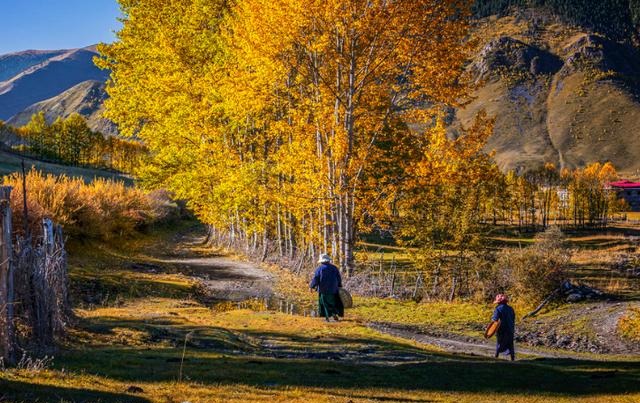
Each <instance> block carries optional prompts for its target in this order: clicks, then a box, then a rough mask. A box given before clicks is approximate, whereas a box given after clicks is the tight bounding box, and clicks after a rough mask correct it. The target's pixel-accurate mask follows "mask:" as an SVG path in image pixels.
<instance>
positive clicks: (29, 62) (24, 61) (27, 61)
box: [0, 50, 66, 82]
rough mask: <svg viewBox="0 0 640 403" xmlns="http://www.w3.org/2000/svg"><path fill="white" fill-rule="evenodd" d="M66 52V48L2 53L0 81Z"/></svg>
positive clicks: (0, 56)
mask: <svg viewBox="0 0 640 403" xmlns="http://www.w3.org/2000/svg"><path fill="white" fill-rule="evenodd" d="M65 52H66V51H65V50H25V51H23V52H17V53H9V54H6V55H0V82H2V81H6V80H9V79H11V78H13V77H14V76H16V75H18V74H20V73H21V72H23V71H24V70H27V69H29V68H30V67H33V66H35V65H38V64H40V63H43V62H45V61H46V60H47V59H50V58H52V57H56V56H60V55H62V54H64V53H65Z"/></svg>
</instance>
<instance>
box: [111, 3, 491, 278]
mask: <svg viewBox="0 0 640 403" xmlns="http://www.w3.org/2000/svg"><path fill="white" fill-rule="evenodd" d="M466 3H467V2H465V1H457V0H448V1H441V0H437V1H436V0H396V1H382V0H379V1H364V0H362V1H361V0H352V1H341V0H325V1H319V0H244V1H238V2H237V3H235V4H233V5H229V4H228V3H227V2H223V1H219V2H216V1H204V0H178V1H175V0H174V1H169V0H140V1H136V2H131V1H126V0H121V4H122V6H123V10H124V12H125V16H126V19H125V22H124V27H123V29H122V31H121V32H120V33H119V34H118V38H119V40H118V42H116V43H114V44H113V45H109V46H102V47H101V48H100V52H101V54H102V58H101V60H100V61H99V63H100V64H101V65H102V66H104V67H109V68H111V69H112V71H113V74H112V82H111V84H110V85H109V87H108V92H109V94H110V96H111V99H110V100H109V101H108V104H107V109H108V112H107V114H108V117H109V118H111V119H113V120H114V121H116V122H117V123H118V124H119V126H120V128H121V130H123V131H124V132H125V133H128V134H135V135H137V136H139V137H140V138H142V139H143V140H144V141H145V143H146V144H147V145H148V146H149V148H150V150H151V153H152V157H151V159H150V161H149V162H148V164H146V166H145V167H144V168H143V169H142V170H141V172H140V173H141V177H142V179H143V180H144V181H145V182H146V183H147V184H149V185H151V186H161V187H166V188H168V189H170V190H172V191H174V192H175V193H176V195H177V197H179V198H184V199H186V200H188V202H189V204H190V206H191V207H192V208H193V209H194V210H195V211H196V213H197V214H198V216H199V217H200V218H201V219H202V220H203V221H204V222H206V223H208V224H210V225H212V226H213V227H215V228H216V230H217V232H218V233H226V234H227V235H228V236H229V237H231V238H233V239H234V240H236V241H242V242H244V243H245V244H246V246H247V247H252V248H262V249H264V250H265V252H266V251H267V249H270V250H272V251H274V252H276V253H278V254H281V255H283V256H288V257H290V258H293V257H294V256H300V255H302V258H308V259H313V258H315V256H316V255H317V254H318V253H319V252H321V251H324V250H326V251H329V252H331V253H332V254H333V255H334V257H335V259H336V261H337V262H338V263H339V264H340V266H341V268H342V269H343V270H346V271H352V270H353V268H354V263H355V261H354V250H353V248H354V244H355V241H356V236H357V234H358V233H359V232H361V231H363V230H365V229H370V228H373V227H380V226H387V227H393V228H400V227H403V226H407V228H413V230H411V229H410V230H407V231H406V232H407V233H414V232H417V227H416V226H417V225H420V220H413V221H411V220H409V221H407V220H406V218H409V217H412V216H413V215H414V212H413V211H411V210H412V209H416V208H421V206H425V203H427V200H429V198H428V197H427V198H425V197H426V196H424V194H423V192H422V190H423V189H426V192H432V189H433V186H431V185H433V182H434V181H435V182H437V183H438V184H439V185H438V186H440V185H443V189H444V188H445V186H444V185H445V182H446V181H449V180H453V181H459V180H460V178H462V177H468V176H470V175H471V176H472V179H470V180H472V181H474V182H473V183H479V181H481V180H482V179H483V178H485V177H486V176H487V175H490V174H491V173H490V171H491V169H492V167H491V164H490V163H489V162H488V159H487V158H486V157H485V156H484V154H482V151H481V150H482V146H483V145H484V141H485V139H486V136H487V134H488V133H489V129H488V128H489V127H490V126H489V125H488V123H487V122H485V121H483V120H479V121H478V123H477V124H476V126H474V127H473V128H471V129H469V131H468V132H465V133H467V134H468V136H466V137H464V139H463V140H457V141H452V140H450V139H449V138H448V137H447V136H446V134H445V130H446V129H445V126H444V124H442V116H443V115H442V111H443V110H442V108H441V107H442V106H444V105H455V104H456V103H458V102H461V101H462V100H463V99H464V96H465V87H464V85H463V80H462V77H461V76H462V73H463V67H464V63H465V60H466V56H467V55H466V52H467V47H466V45H465V40H466V37H467V34H468V28H469V26H468V18H467V17H468V9H467V4H466ZM436 121H438V122H440V123H438V124H436V125H435V126H434V125H433V123H434V122H436ZM425 129H426V130H425ZM437 153H441V155H440V154H437ZM431 175H437V178H436V177H432V176H431ZM425 181H426V182H429V183H430V184H431V185H428V186H426V182H425ZM454 187H455V186H454ZM409 201H410V202H409ZM427 204H428V203H427ZM399 209H408V210H407V211H400V210H399Z"/></svg>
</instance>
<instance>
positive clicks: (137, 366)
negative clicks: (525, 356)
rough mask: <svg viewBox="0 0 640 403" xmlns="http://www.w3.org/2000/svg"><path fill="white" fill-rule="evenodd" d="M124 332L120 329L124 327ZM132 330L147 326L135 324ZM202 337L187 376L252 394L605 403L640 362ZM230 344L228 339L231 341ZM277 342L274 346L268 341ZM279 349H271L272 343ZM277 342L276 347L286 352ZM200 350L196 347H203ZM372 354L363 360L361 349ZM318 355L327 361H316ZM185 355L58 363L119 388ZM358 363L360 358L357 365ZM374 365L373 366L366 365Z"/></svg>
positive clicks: (637, 376) (121, 353) (161, 375)
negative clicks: (599, 401) (396, 393)
mask: <svg viewBox="0 0 640 403" xmlns="http://www.w3.org/2000/svg"><path fill="white" fill-rule="evenodd" d="M120 325H122V323H120ZM127 326H143V324H140V323H138V324H136V323H133V322H131V323H129V324H128V325H127ZM192 331H198V332H200V333H196V334H195V335H194V336H193V337H194V339H195V340H192V341H190V343H189V348H187V354H186V360H185V362H184V363H183V364H184V373H185V374H186V375H187V376H188V377H189V379H191V380H192V381H195V382H198V383H202V384H205V385H206V384H210V385H234V384H243V385H247V386H252V387H270V388H289V387H311V388H331V389H334V388H338V389H353V390H358V389H363V388H364V389H388V390H402V391H440V392H471V393H489V392H491V393H498V394H505V395H513V394H523V395H532V396H549V395H557V396H565V397H568V396H572V397H573V396H583V397H586V396H600V395H607V394H616V395H617V394H620V393H637V392H640V362H625V361H611V362H598V361H584V360H567V359H544V360H541V359H535V360H523V361H519V362H516V363H510V362H503V361H497V360H493V359H487V358H482V357H477V356H466V355H458V354H451V353H446V352H430V351H425V350H421V349H419V348H416V347H412V346H411V345H409V344H403V343H397V342H394V341H393V340H371V339H368V338H366V337H364V336H363V337H343V336H335V335H332V336H328V337H324V336H323V337H320V338H316V337H307V336H303V335H295V334H290V333H286V332H277V331H270V332H261V331H242V332H233V333H234V334H233V337H234V338H236V340H240V341H243V342H244V344H243V346H244V347H245V348H244V350H243V349H242V348H239V347H238V346H236V347H235V349H230V348H229V346H230V344H227V345H226V347H224V348H223V347H222V346H223V345H224V343H222V344H220V345H219V347H221V349H217V348H210V347H211V346H213V343H202V342H199V341H198V338H199V337H202V335H203V334H204V333H202V332H205V331H206V332H208V333H209V334H213V335H214V339H215V337H220V336H221V335H224V334H225V333H224V332H229V331H226V330H224V329H219V328H207V327H199V328H190V327H183V328H181V329H180V332H184V333H187V332H192ZM224 337H231V336H229V334H227V335H226V336H224ZM265 340H267V341H270V342H273V343H272V344H271V345H270V344H268V343H265V342H264V341H265ZM274 341H275V342H274ZM276 342H280V343H281V345H282V348H280V347H279V346H278V345H277V343H276ZM198 346H199V347H198ZM364 346H366V348H367V349H368V351H366V352H363V351H361V350H359V349H360V348H364ZM314 352H327V353H328V354H326V355H322V354H320V355H317V354H315V355H314ZM181 354H182V349H181V347H180V346H176V347H154V346H148V347H143V348H131V347H109V348H95V349H92V350H91V354H90V357H87V353H86V352H82V351H75V352H74V351H71V352H68V353H65V354H63V355H61V356H59V357H58V361H57V362H58V363H60V365H63V366H64V367H65V368H66V369H67V370H72V371H86V372H89V373H94V374H99V375H102V376H105V377H108V378H111V379H115V380H118V381H122V382H136V381H142V380H144V381H145V382H164V381H172V380H175V379H176V378H177V374H178V372H179V368H180V365H181V362H180V361H181V359H180V358H181ZM359 355H360V356H362V359H358V356H359ZM367 356H370V357H375V358H376V359H375V360H368V359H367V358H366V357H367Z"/></svg>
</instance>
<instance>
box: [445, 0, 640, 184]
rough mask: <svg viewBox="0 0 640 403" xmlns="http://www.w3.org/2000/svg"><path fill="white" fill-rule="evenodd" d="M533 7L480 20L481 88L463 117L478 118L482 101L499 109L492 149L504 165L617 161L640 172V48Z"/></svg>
mask: <svg viewBox="0 0 640 403" xmlns="http://www.w3.org/2000/svg"><path fill="white" fill-rule="evenodd" d="M532 13H534V12H533V11H532V10H525V11H518V12H515V13H513V14H512V15H509V16H505V17H501V18H496V17H493V18H488V19H485V20H483V21H481V22H480V23H479V24H478V26H477V27H476V30H475V37H476V38H477V39H478V41H479V48H478V51H477V52H476V53H475V54H476V56H475V58H474V60H473V62H472V64H471V66H470V72H471V74H472V77H473V79H474V80H475V82H476V85H477V87H476V90H475V92H474V94H473V95H474V99H473V101H472V102H471V103H470V104H469V105H467V106H466V107H465V108H463V109H460V110H458V111H457V118H458V121H459V122H462V123H463V124H466V123H469V122H471V120H472V118H473V116H475V114H476V113H477V112H478V111H480V110H486V111H487V112H488V114H489V115H490V116H493V117H495V130H494V135H493V137H492V138H491V139H490V140H489V143H488V146H487V149H488V150H490V151H495V153H496V155H495V158H496V161H497V162H498V164H499V165H500V167H501V168H503V169H505V170H508V169H516V170H520V171H523V170H529V169H535V168H536V167H538V166H540V165H542V164H544V163H545V162H553V163H555V164H556V165H557V166H560V167H566V168H574V167H578V166H584V165H585V164H588V163H591V162H595V161H600V162H603V161H612V162H613V163H614V164H615V165H616V166H617V167H618V169H620V170H621V171H623V172H625V173H634V172H635V171H636V170H638V169H640V158H637V155H638V154H640V136H638V130H639V129H638V127H637V126H638V125H637V123H638V122H640V102H639V101H638V96H637V95H638V93H640V83H639V82H638V77H640V52H638V50H637V49H636V48H633V47H632V46H630V45H623V44H620V43H617V42H614V41H612V40H609V39H607V38H606V37H603V36H600V35H597V34H593V33H591V32H589V31H586V30H584V29H582V28H577V27H573V26H570V25H567V24H565V23H563V22H561V21H560V20H559V19H558V18H556V17H554V16H553V15H549V14H541V13H540V12H538V11H536V12H535V18H533V16H532Z"/></svg>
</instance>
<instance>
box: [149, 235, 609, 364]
mask: <svg viewBox="0 0 640 403" xmlns="http://www.w3.org/2000/svg"><path fill="white" fill-rule="evenodd" d="M203 243H204V237H203V236H202V235H201V234H194V233H193V232H188V233H186V234H179V235H177V236H176V237H175V239H174V240H173V246H172V247H167V245H164V247H165V251H164V254H163V257H161V258H159V262H161V263H163V264H166V265H170V266H173V267H174V268H175V269H176V270H177V271H178V272H180V273H182V274H184V275H187V276H190V277H192V278H195V279H197V280H198V281H199V282H200V283H201V285H202V292H203V293H204V294H205V296H206V298H207V299H208V300H211V301H232V302H242V301H246V300H251V299H255V298H260V299H268V298H271V297H273V296H274V292H273V285H274V282H275V278H274V276H273V275H272V274H271V273H269V272H267V271H265V270H262V269H260V268H259V267H258V266H257V265H255V264H253V263H250V262H242V261H239V260H234V259H232V258H230V257H227V256H222V255H213V256H212V255H211V254H210V253H207V252H206V248H203ZM617 318H618V315H615V316H612V315H609V318H608V319H609V320H608V321H611V322H612V323H614V324H615V323H617V320H616V319H617ZM563 319H565V320H566V318H563ZM365 325H366V326H368V327H370V328H372V329H375V330H377V331H379V332H382V333H386V334H390V335H393V336H396V337H400V338H404V339H408V340H414V341H417V342H419V343H423V344H428V345H433V346H437V347H440V348H442V349H443V350H445V351H449V352H454V353H459V354H471V355H480V356H485V357H486V356H492V355H493V352H494V348H495V347H494V342H493V341H484V340H481V339H472V338H464V337H462V336H457V335H442V334H425V333H423V332H421V330H420V329H417V328H415V327H411V326H403V325H400V324H388V323H368V324H365ZM610 327H612V328H613V329H615V326H610ZM520 346H525V345H524V344H520ZM520 346H518V347H517V350H516V351H517V353H518V354H520V355H524V356H529V357H538V358H566V359H571V358H575V359H580V358H584V357H583V355H582V354H580V353H575V352H572V351H568V350H562V349H557V348H537V347H531V346H530V345H526V347H520ZM554 347H555V346H554ZM615 352H618V351H615ZM590 358H591V357H590ZM608 358H609V359H610V358H611V356H608Z"/></svg>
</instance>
